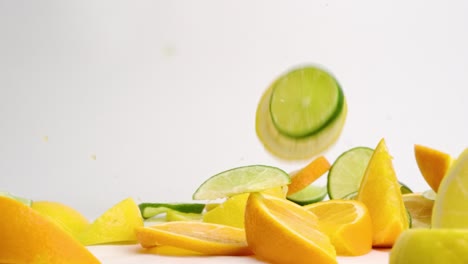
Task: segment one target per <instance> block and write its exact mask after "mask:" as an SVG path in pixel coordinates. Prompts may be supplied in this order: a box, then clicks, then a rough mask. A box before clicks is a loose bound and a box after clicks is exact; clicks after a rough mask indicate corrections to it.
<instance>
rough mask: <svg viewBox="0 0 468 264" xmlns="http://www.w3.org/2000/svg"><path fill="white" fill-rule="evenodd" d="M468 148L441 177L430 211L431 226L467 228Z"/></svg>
mask: <svg viewBox="0 0 468 264" xmlns="http://www.w3.org/2000/svg"><path fill="white" fill-rule="evenodd" d="M467 190H468V148H466V149H465V150H464V151H463V152H462V153H461V154H460V156H459V157H458V158H457V159H456V160H455V161H454V163H453V164H452V166H451V167H450V168H449V170H448V172H447V174H446V175H445V176H444V178H443V179H442V181H441V183H440V186H439V189H438V190H437V196H436V199H435V202H434V208H433V211H432V227H433V228H468V191H467Z"/></svg>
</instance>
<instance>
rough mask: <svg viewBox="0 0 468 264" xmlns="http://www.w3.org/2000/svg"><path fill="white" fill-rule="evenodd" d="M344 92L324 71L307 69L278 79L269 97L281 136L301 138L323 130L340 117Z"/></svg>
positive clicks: (304, 68) (289, 73) (299, 69)
mask: <svg viewBox="0 0 468 264" xmlns="http://www.w3.org/2000/svg"><path fill="white" fill-rule="evenodd" d="M343 101H344V100H343V92H342V90H341V88H340V86H339V85H338V82H337V81H336V80H335V78H333V76H332V75H331V74H330V73H328V72H326V71H325V70H323V69H321V68H318V67H315V66H307V67H301V68H298V69H294V70H292V71H289V72H287V73H286V74H284V75H283V76H281V77H279V78H278V79H277V80H276V82H275V83H274V85H273V92H272V94H271V97H270V115H271V119H272V121H273V124H274V126H275V128H276V129H277V130H278V131H279V132H280V133H281V134H283V135H285V136H287V137H292V138H302V137H307V136H310V135H313V134H315V133H317V132H318V131H320V130H321V129H323V128H324V127H326V126H327V125H328V124H329V123H331V122H332V121H333V120H334V119H335V118H336V117H337V116H338V115H339V113H341V110H342V108H343Z"/></svg>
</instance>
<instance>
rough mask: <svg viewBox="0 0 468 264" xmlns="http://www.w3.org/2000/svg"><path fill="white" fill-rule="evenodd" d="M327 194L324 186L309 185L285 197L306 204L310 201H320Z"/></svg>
mask: <svg viewBox="0 0 468 264" xmlns="http://www.w3.org/2000/svg"><path fill="white" fill-rule="evenodd" d="M325 196H327V187H326V186H315V185H312V184H311V185H309V186H307V187H305V188H304V189H302V190H300V191H299V192H296V193H293V194H291V195H289V196H287V197H286V198H287V199H288V200H290V201H293V202H295V203H297V204H299V205H307V204H311V203H316V202H320V201H322V200H323V199H325Z"/></svg>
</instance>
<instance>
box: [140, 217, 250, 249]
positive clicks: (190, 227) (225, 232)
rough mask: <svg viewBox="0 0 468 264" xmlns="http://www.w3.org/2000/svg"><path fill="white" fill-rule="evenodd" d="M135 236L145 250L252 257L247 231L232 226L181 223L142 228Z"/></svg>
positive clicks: (190, 222)
mask: <svg viewBox="0 0 468 264" xmlns="http://www.w3.org/2000/svg"><path fill="white" fill-rule="evenodd" d="M135 233H136V236H137V240H138V242H139V243H140V245H141V246H142V247H143V248H152V247H158V246H169V247H171V248H180V249H183V250H185V251H188V252H190V251H194V252H199V253H202V254H205V255H250V254H252V253H251V251H250V250H249V249H248V247H247V242H246V239H245V232H244V230H243V229H241V228H235V227H231V226H225V225H219V224H212V223H204V222H193V221H180V222H167V223H163V224H157V225H154V226H149V227H138V228H136V229H135ZM156 252H157V249H156Z"/></svg>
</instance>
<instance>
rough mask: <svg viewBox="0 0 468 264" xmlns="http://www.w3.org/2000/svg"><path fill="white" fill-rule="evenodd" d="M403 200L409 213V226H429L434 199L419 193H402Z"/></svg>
mask: <svg viewBox="0 0 468 264" xmlns="http://www.w3.org/2000/svg"><path fill="white" fill-rule="evenodd" d="M403 202H404V204H405V207H406V209H407V210H408V213H409V214H410V215H411V228H431V222H432V209H433V207H434V200H430V199H427V198H426V197H425V196H424V195H422V194H420V193H408V194H403Z"/></svg>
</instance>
